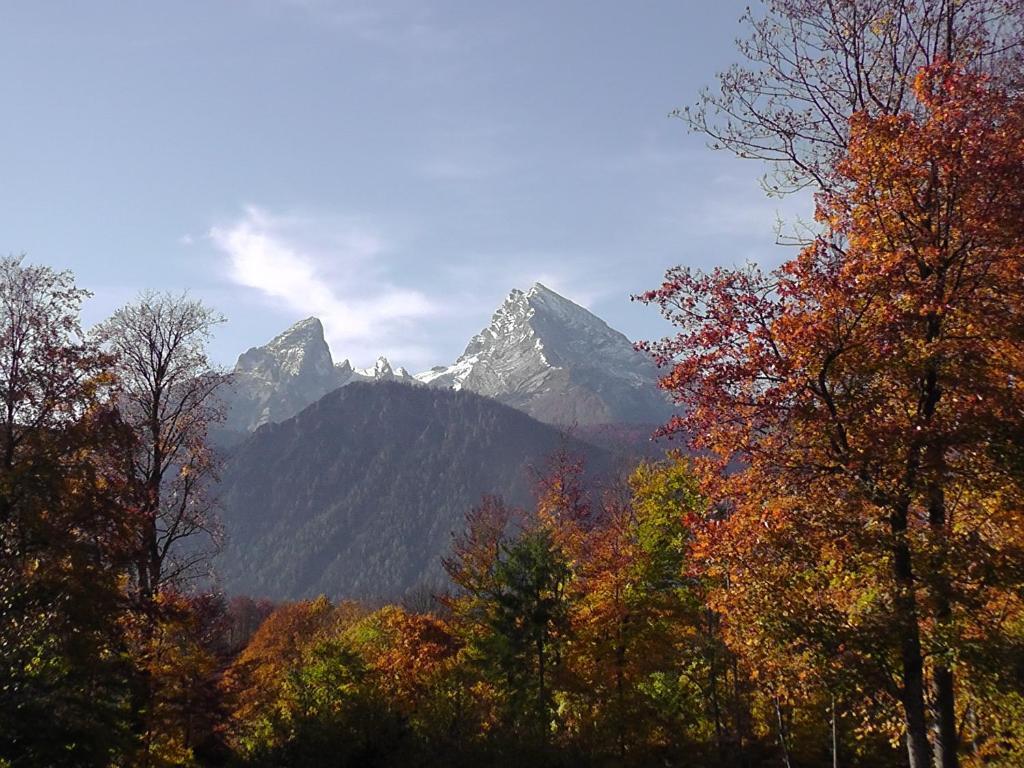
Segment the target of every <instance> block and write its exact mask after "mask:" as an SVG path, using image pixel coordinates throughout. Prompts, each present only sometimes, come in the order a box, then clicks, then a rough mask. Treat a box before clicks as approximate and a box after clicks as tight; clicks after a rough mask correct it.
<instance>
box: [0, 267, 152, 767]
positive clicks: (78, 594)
mask: <svg viewBox="0 0 1024 768" xmlns="http://www.w3.org/2000/svg"><path fill="white" fill-rule="evenodd" d="M87 295H88V294H87V292H85V291H83V290H81V289H79V288H77V287H76V286H75V283H74V278H73V277H72V275H71V274H70V273H68V272H54V271H53V270H51V269H49V268H46V267H40V266H32V265H26V264H25V263H24V261H23V259H22V258H16V257H6V258H3V259H0V680H2V681H3V683H2V685H0V722H3V728H2V729H0V762H4V761H5V760H9V761H11V763H13V764H14V765H44V764H45V765H82V764H102V763H106V762H108V761H109V760H110V759H111V758H112V757H113V756H115V755H116V754H118V753H119V752H120V751H121V750H122V749H123V748H125V747H126V744H127V740H128V739H127V729H126V722H127V713H126V711H125V708H124V706H123V702H124V699H125V697H126V695H127V681H128V677H129V676H128V669H127V665H126V664H125V663H124V661H123V655H122V653H121V649H122V644H121V638H120V629H119V622H120V620H121V618H122V617H123V612H124V605H123V602H122V600H121V597H122V595H121V591H120V588H119V579H120V576H121V574H122V572H123V571H122V569H123V565H124V563H125V562H126V559H127V553H128V552H129V551H130V545H131V534H132V532H133V530H134V527H133V526H134V520H133V517H132V515H131V514H130V509H129V507H128V504H127V500H128V499H127V492H126V490H127V489H126V487H125V485H124V484H123V482H122V477H121V475H120V473H119V472H118V468H117V467H116V466H115V465H114V464H113V463H112V462H111V461H110V457H111V456H112V455H116V453H117V451H119V450H120V449H121V447H122V445H123V444H124V441H125V438H126V433H125V430H124V429H123V428H122V425H121V424H120V423H119V421H118V420H117V419H116V416H115V414H114V412H113V410H112V409H111V408H110V407H109V406H110V403H109V385H110V383H111V381H112V379H111V376H110V372H109V369H108V364H109V360H108V359H107V358H106V357H105V356H104V355H102V354H101V353H100V352H99V350H98V349H97V348H96V347H95V346H94V345H92V344H90V343H88V342H87V341H85V340H84V339H83V338H82V334H81V330H80V327H79V319H78V313H79V307H80V303H81V301H82V299H83V298H84V297H85V296H87ZM11 763H8V764H11Z"/></svg>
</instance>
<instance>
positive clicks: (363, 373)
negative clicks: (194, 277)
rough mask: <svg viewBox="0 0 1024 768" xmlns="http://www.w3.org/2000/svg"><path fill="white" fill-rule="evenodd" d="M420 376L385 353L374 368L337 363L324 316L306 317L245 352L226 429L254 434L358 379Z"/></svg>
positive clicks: (230, 396)
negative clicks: (393, 362) (394, 363)
mask: <svg viewBox="0 0 1024 768" xmlns="http://www.w3.org/2000/svg"><path fill="white" fill-rule="evenodd" d="M384 380H387V381H405V382H408V383H413V382H414V381H415V380H414V379H413V377H412V376H411V375H410V374H409V373H408V372H407V371H406V370H405V369H404V368H398V369H397V370H394V369H393V368H392V367H391V363H389V362H388V360H387V358H385V357H380V358H378V359H377V363H376V364H375V365H374V367H373V368H365V369H364V368H353V367H352V365H351V363H349V361H348V360H343V361H342V362H340V363H338V364H335V363H334V360H333V358H332V356H331V350H330V347H328V346H327V341H326V340H325V339H324V327H323V324H322V323H321V322H320V320H319V319H317V318H315V317H309V318H306V319H305V320H302V321H300V322H298V323H296V324H295V325H293V326H292V327H291V328H289V329H288V330H286V331H285V332H284V333H282V334H280V335H278V336H276V337H275V338H274V339H273V340H271V341H270V342H268V343H267V344H265V345H263V346H262V347H253V348H252V349H250V350H248V351H247V352H243V353H242V354H241V355H240V356H239V358H238V362H237V363H236V364H235V369H234V373H233V386H232V389H231V392H230V393H229V394H228V396H227V419H226V422H225V428H226V429H227V430H229V431H231V432H239V433H244V432H252V431H253V430H255V429H256V428H257V427H260V426H262V425H263V424H272V423H277V422H280V421H284V420H285V419H289V418H291V417H292V416H294V415H295V414H297V413H298V412H299V411H301V410H302V409H303V408H306V407H307V406H309V405H311V404H312V403H315V402H316V401H317V400H319V399H320V398H321V397H323V396H324V395H326V394H327V393H328V392H332V391H333V390H335V389H337V388H338V387H343V386H345V385H346V384H351V383H352V382H354V381H384Z"/></svg>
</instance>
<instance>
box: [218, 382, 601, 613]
mask: <svg viewBox="0 0 1024 768" xmlns="http://www.w3.org/2000/svg"><path fill="white" fill-rule="evenodd" d="M561 448H565V449H567V450H568V451H570V452H571V453H573V454H575V455H579V456H582V457H584V458H585V460H586V465H587V467H588V470H590V471H591V474H592V475H595V476H596V475H598V474H601V473H608V472H609V471H611V470H612V469H613V468H614V466H615V465H616V460H615V459H614V458H613V456H612V454H610V453H609V452H607V451H605V450H603V449H601V448H597V447H594V446H592V445H590V444H587V443H584V442H582V441H580V440H577V439H575V438H573V437H570V436H566V435H564V434H563V433H561V432H560V431H559V430H558V429H556V428H554V427H552V426H549V425H545V424H542V423H540V422H538V421H535V420H534V419H532V418H530V417H529V416H527V415H525V414H523V413H520V412H519V411H516V410H515V409H512V408H510V407H507V406H505V405H502V404H500V403H497V402H495V401H494V400H491V399H488V398H485V397H481V396H479V395H476V394H473V393H470V392H458V391H452V390H442V389H434V388H427V387H413V386H408V385H404V384H399V383H395V382H377V383H373V384H368V383H356V384H353V385H351V386H346V387H343V388H340V389H336V390H335V391H333V392H330V393H329V394H327V395H326V396H324V397H322V398H321V399H320V400H318V401H317V402H316V403H314V404H313V405H311V406H309V407H308V408H306V409H305V410H303V411H302V412H300V413H299V414H298V415H296V416H294V417H293V418H290V419H288V420H286V421H284V422H282V423H279V424H267V425H265V426H262V427H260V428H259V429H258V430H257V431H256V432H255V433H254V434H253V435H252V436H251V437H250V438H249V439H248V440H246V441H245V442H244V443H243V444H242V445H241V446H239V447H238V448H237V449H236V450H235V451H234V452H233V454H232V456H231V458H230V459H229V460H228V462H227V465H226V467H225V471H224V474H223V480H222V483H221V487H220V497H221V499H222V502H223V507H224V512H223V521H224V526H225V529H226V531H227V537H228V541H227V545H226V547H225V551H224V553H223V554H222V556H221V558H220V563H219V569H220V571H221V573H222V574H223V577H224V584H225V587H226V588H227V590H228V591H229V592H232V593H244V594H250V595H258V596H265V597H271V598H279V599H297V598H301V597H310V596H315V595H317V594H321V593H324V594H327V595H330V596H343V597H359V598H382V597H390V598H394V597H396V596H400V595H402V594H403V593H405V592H406V591H407V590H409V589H412V588H414V587H417V586H419V585H422V584H431V585H436V584H439V583H441V582H442V577H441V567H440V559H441V557H442V556H443V555H444V554H446V552H447V551H448V548H449V546H450V543H451V535H452V533H453V532H458V531H461V530H462V528H463V525H464V516H465V514H466V513H467V511H468V510H469V509H470V508H472V507H473V506H474V505H475V504H477V503H478V502H479V501H480V499H481V497H482V495H484V494H496V495H500V496H502V497H504V498H505V499H506V500H507V501H508V502H509V503H512V504H526V503H527V502H528V501H529V500H530V498H531V495H532V490H533V486H534V483H535V479H536V475H535V472H534V471H533V470H537V471H540V470H542V469H543V467H544V465H545V462H546V461H547V460H548V458H549V457H550V456H551V455H552V454H553V453H555V452H556V451H558V450H559V449H561Z"/></svg>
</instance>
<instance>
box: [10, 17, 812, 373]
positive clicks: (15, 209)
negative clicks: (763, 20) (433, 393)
mask: <svg viewBox="0 0 1024 768" xmlns="http://www.w3.org/2000/svg"><path fill="white" fill-rule="evenodd" d="M747 1H748V0H740V1H738V2H737V1H735V0H716V1H715V2H704V0H700V1H697V0H664V1H656V0H637V1H636V2H629V3H627V2H610V1H604V0H578V1H577V0H559V1H558V2H550V0H548V1H547V2H535V1H534V0H517V2H496V1H491V0H475V1H471V0H464V1H461V2H455V1H452V2H441V1H439V0H374V1H373V2H349V1H347V0H231V1H228V0H176V2H173V3H129V2H107V1H106V0H93V1H92V2H89V3H81V2H74V1H72V0H65V1H63V2H62V1H61V0H48V1H47V2H35V3H20V2H16V1H15V0H0V71H2V72H3V74H2V75H0V106H2V117H0V253H11V254H21V253H24V254H26V256H27V260H28V261H29V262H32V263H40V264H46V265H48V266H52V267H54V268H58V269H70V270H72V271H73V272H74V273H75V275H76V278H77V281H78V283H79V285H80V286H82V287H85V288H88V289H89V290H91V291H92V292H93V294H94V295H93V297H92V298H91V299H90V300H89V301H88V302H87V304H86V306H85V308H84V312H83V320H84V322H85V324H86V325H89V324H92V323H95V322H98V321H100V320H102V319H103V318H105V317H106V316H108V315H109V314H110V313H111V312H112V311H113V310H114V309H115V308H116V307H118V306H120V305H122V304H124V303H125V302H128V301H131V300H132V299H133V298H134V297H135V296H137V295H138V293H139V292H140V291H141V290H144V289H157V290H168V291H172V292H180V291H188V292H189V293H190V294H191V295H192V296H194V297H196V298H199V299H201V300H202V301H204V302H205V303H207V304H208V305H210V306H212V307H213V308H215V309H216V310H218V311H219V312H220V313H221V314H222V315H224V316H225V317H226V318H227V321H226V322H225V323H224V324H222V325H221V326H219V327H218V329H217V332H216V335H215V338H214V339H213V341H212V342H211V347H210V353H211V357H212V358H213V359H214V361H216V363H218V364H220V365H224V366H231V365H232V364H233V363H234V360H235V358H236V357H237V356H238V354H239V353H240V352H242V351H244V350H245V349H247V348H249V347H251V346H255V345H259V344H262V343H265V342H266V341H267V340H269V339H270V338H272V337H273V336H274V335H276V334H277V333H279V332H280V331H281V330H283V329H284V328H286V327H288V326H289V325H291V324H292V323H294V322H296V321H298V320H301V319H303V318H305V317H308V316H310V315H316V316H318V317H320V318H321V319H322V320H323V323H324V326H325V330H326V334H327V337H328V341H329V343H330V345H331V348H332V352H333V354H334V357H335V359H336V360H338V361H340V360H342V359H344V358H349V359H350V360H351V361H352V363H353V364H354V365H357V366H368V365H372V363H373V361H374V360H375V359H376V357H377V356H378V355H381V354H383V355H386V356H387V357H388V358H389V359H390V360H391V362H392V363H393V364H394V365H396V366H397V365H403V366H405V367H407V368H409V369H410V370H411V371H414V372H415V371H419V370H424V369H426V368H429V367H430V366H432V365H437V364H446V363H450V362H452V361H453V360H454V359H455V358H456V357H457V356H458V355H459V354H460V353H461V352H462V349H463V348H464V347H465V345H466V342H467V341H468V340H469V338H470V337H471V336H472V335H473V334H475V333H477V332H478V331H479V330H480V329H481V328H483V327H484V326H486V325H487V323H488V321H489V319H490V316H491V314H492V312H493V311H494V309H495V308H496V307H497V306H498V305H499V304H500V303H501V301H502V300H503V299H504V297H505V296H506V295H507V294H508V292H509V291H510V290H511V289H512V288H517V287H518V288H522V289H526V288H528V287H529V286H530V285H532V284H533V283H534V282H536V281H540V282H542V283H544V284H545V285H547V286H548V287H550V288H552V289H554V290H556V291H558V292H559V293H562V294H563V295H565V296H567V297H568V298H570V299H572V300H574V301H576V302H578V303H580V304H582V305H584V306H586V307H588V308H589V309H590V310H591V311H593V312H595V313H596V314H597V315H599V316H600V317H602V318H603V319H605V320H606V321H607V322H608V323H609V324H610V325H612V327H614V328H617V329H619V330H621V331H622V332H624V333H625V334H626V335H628V336H629V337H630V338H632V339H642V338H655V337H659V336H662V335H664V334H665V333H666V332H667V331H668V330H670V329H669V328H668V326H667V325H666V324H665V323H664V322H663V321H662V320H661V319H660V317H659V316H658V314H657V311H656V310H655V309H654V308H653V307H644V306H642V305H639V304H637V303H632V302H630V299H629V297H630V295H631V294H633V293H636V292H639V291H642V290H645V289H647V288H651V287H655V286H657V285H658V284H659V283H660V280H661V277H662V275H663V274H664V271H665V269H667V268H668V267H670V266H673V265H677V264H685V265H690V266H694V267H702V268H708V267H712V266H715V265H726V266H732V265H738V264H742V263H744V262H746V261H748V260H753V261H758V262H760V263H762V264H766V265H769V266H771V265H774V264H777V263H778V262H779V261H781V260H782V259H783V258H785V257H786V256H787V255H788V254H789V252H788V251H787V250H786V249H785V248H783V247H781V246H777V245H775V234H774V227H775V224H776V222H777V220H778V219H779V218H782V219H784V220H787V221H793V220H795V219H797V218H803V219H807V218H810V216H811V213H812V210H811V202H810V200H809V199H808V198H807V197H806V196H805V197H790V198H785V199H782V200H780V199H773V198H768V197H766V196H765V194H764V193H763V191H762V189H761V187H760V184H759V180H760V177H761V175H762V174H763V172H764V169H763V168H762V167H760V166H759V165H758V164H757V163H753V162H750V161H742V160H737V159H735V158H733V157H732V156H730V155H727V154H724V153H718V152H714V151H712V150H710V149H708V148H707V146H706V140H705V139H704V137H702V136H699V135H693V134H690V133H688V131H687V129H686V126H685V125H684V124H683V122H682V121H680V120H678V119H675V118H672V117H670V112H671V111H672V110H673V109H674V108H677V107H682V106H685V105H687V104H691V103H693V102H694V101H695V99H696V98H697V95H698V93H699V90H700V89H701V87H702V86H705V85H713V83H714V76H715V73H716V72H717V71H719V70H721V69H723V68H725V67H726V66H728V65H729V63H731V62H732V61H734V60H736V58H737V54H736V52H735V47H734V40H735V38H736V37H737V36H738V35H740V34H741V33H742V31H743V28H742V27H741V26H740V24H739V17H740V15H741V14H742V11H743V8H744V6H745V5H746V3H747Z"/></svg>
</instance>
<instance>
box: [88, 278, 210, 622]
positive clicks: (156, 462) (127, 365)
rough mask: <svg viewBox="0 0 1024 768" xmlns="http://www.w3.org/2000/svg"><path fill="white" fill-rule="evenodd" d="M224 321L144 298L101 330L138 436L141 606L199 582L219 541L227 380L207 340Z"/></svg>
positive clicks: (135, 476) (156, 297)
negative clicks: (218, 484)
mask: <svg viewBox="0 0 1024 768" xmlns="http://www.w3.org/2000/svg"><path fill="white" fill-rule="evenodd" d="M220 322H223V318H221V317H220V316H219V315H217V314H216V313H215V312H213V311H212V310H210V309H208V308H207V307H206V306H204V305H203V304H202V303H201V302H199V301H195V300H192V299H189V298H187V297H185V296H171V295H170V294H157V293H144V294H142V295H141V296H140V297H139V299H138V301H136V302H135V303H134V304H129V305H128V306H125V307H123V308H121V309H119V310H117V312H115V313H114V315H113V316H112V317H111V318H110V319H109V320H107V321H106V322H104V323H103V324H101V325H100V326H99V328H98V329H97V332H96V336H97V338H98V339H99V340H100V341H101V342H102V343H103V345H104V346H105V347H106V348H107V349H108V350H109V351H110V352H111V353H112V354H113V355H114V356H115V359H116V370H117V375H118V402H119V406H120V408H121V412H122V416H123V418H124V420H125V421H126V423H128V424H129V425H130V426H131V428H132V430H133V432H134V434H135V439H136V445H135V449H134V450H133V451H132V452H131V455H130V456H128V457H127V458H126V465H127V471H128V474H129V476H130V477H131V478H132V481H133V483H134V484H135V487H136V488H137V491H136V492H137V495H138V502H137V503H138V505H139V509H140V514H141V516H142V519H143V521H144V525H143V526H142V531H141V535H140V541H139V543H138V552H137V556H136V580H137V586H138V592H139V595H140V597H141V598H142V600H143V602H144V603H145V602H148V601H150V600H152V598H153V597H154V596H155V595H156V594H157V593H159V591H160V590H161V589H162V588H163V587H164V585H166V584H169V583H174V582H176V581H180V580H182V579H188V578H189V577H191V576H194V575H196V568H197V567H198V566H200V565H201V564H202V563H203V562H204V561H205V560H206V559H207V558H208V554H209V547H210V545H211V543H216V540H217V537H218V535H219V532H218V528H217V523H216V516H215V514H214V503H213V499H212V498H211V495H210V494H211V486H212V481H213V480H214V479H215V477H216V468H217V464H216V461H215V457H214V456H213V454H212V451H211V449H210V446H209V444H208V430H209V427H210V424H211V423H213V422H215V421H217V420H219V419H220V418H221V415H222V414H221V413H220V404H219V401H218V399H217V394H218V391H219V390H220V388H221V387H222V386H223V385H224V383H225V382H226V380H227V379H226V377H225V376H224V375H223V374H221V373H219V372H217V371H215V370H214V369H213V367H212V366H211V365H210V362H209V360H208V359H207V356H206V342H207V341H208V339H209V336H210V334H211V332H212V330H213V328H214V327H215V326H216V325H217V324H218V323H220ZM202 539H205V543H204V541H203V540H202Z"/></svg>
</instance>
